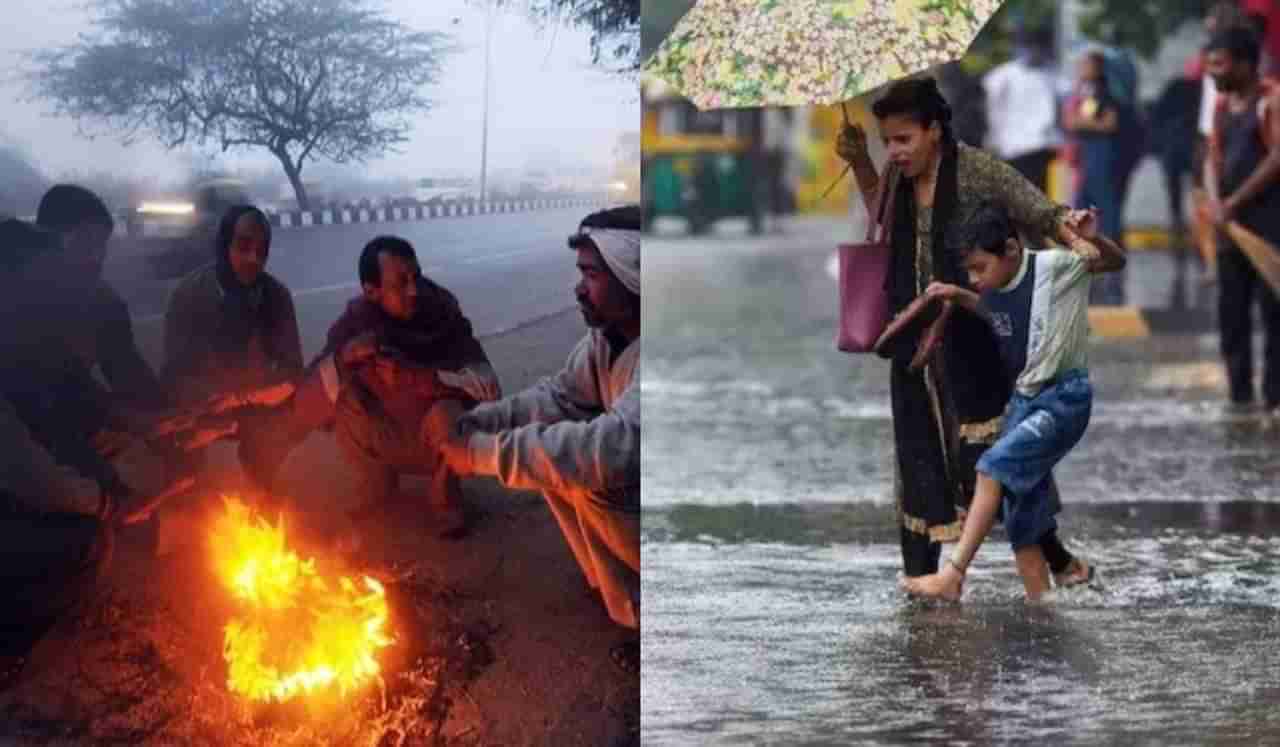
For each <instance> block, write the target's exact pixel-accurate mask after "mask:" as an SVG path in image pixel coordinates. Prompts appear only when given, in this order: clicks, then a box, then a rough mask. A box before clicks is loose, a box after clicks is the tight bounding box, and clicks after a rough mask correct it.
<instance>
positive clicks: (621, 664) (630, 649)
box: [609, 639, 640, 674]
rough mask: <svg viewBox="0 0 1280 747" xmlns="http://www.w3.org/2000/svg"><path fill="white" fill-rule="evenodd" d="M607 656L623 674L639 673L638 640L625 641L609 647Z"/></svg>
mask: <svg viewBox="0 0 1280 747" xmlns="http://www.w3.org/2000/svg"><path fill="white" fill-rule="evenodd" d="M609 658H611V659H613V663H614V664H615V665H616V666H617V667H618V669H621V670H622V672H623V673H624V674H639V673H640V640H639V639H636V640H634V641H625V642H623V643H619V644H618V645H617V646H614V647H613V648H611V649H609Z"/></svg>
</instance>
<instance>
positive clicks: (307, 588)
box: [210, 496, 393, 702]
mask: <svg viewBox="0 0 1280 747" xmlns="http://www.w3.org/2000/svg"><path fill="white" fill-rule="evenodd" d="M223 500H224V502H225V504H226V512H225V513H224V514H222V516H221V517H219V518H218V520H217V521H216V522H215V524H214V527H213V532H212V534H211V536H210V543H211V546H212V550H213V554H214V568H215V569H216V571H217V575H218V578H219V580H221V581H222V583H223V584H224V585H225V586H226V587H227V589H228V590H229V591H230V592H231V594H232V596H233V597H235V599H236V600H237V601H238V602H240V603H241V607H242V614H241V615H240V616H239V617H237V618H235V619H233V620H231V621H230V622H229V623H227V625H226V627H225V628H224V638H223V657H224V658H225V659H226V661H227V665H228V673H227V687H229V688H230V689H231V691H232V692H235V693H239V694H241V695H243V696H245V697H248V698H251V699H253V700H261V701H269V700H274V701H280V702H283V701H286V700H289V699H291V698H293V697H295V696H297V695H299V694H307V693H313V692H317V691H320V690H327V689H331V688H333V687H334V686H336V687H337V690H338V692H339V694H341V695H346V694H347V693H349V692H351V691H353V690H355V689H357V688H359V687H361V686H362V685H364V684H366V683H368V682H370V681H371V680H373V679H374V678H376V677H377V676H378V674H379V672H380V667H379V666H378V661H377V659H376V658H375V655H376V654H377V653H378V651H379V650H380V649H382V648H385V647H386V646H389V645H391V643H392V642H393V639H392V637H391V634H390V633H389V632H388V631H387V629H386V628H387V622H388V611H387V598H386V594H385V593H384V590H383V588H382V584H380V583H378V581H377V580H375V579H372V578H369V577H368V576H364V577H362V578H361V580H360V581H359V582H356V581H353V580H352V579H350V578H347V577H345V576H344V577H339V578H337V579H336V581H335V580H333V579H331V578H326V577H325V576H323V575H321V573H320V572H319V571H317V569H316V562H315V560H314V559H308V560H302V559H300V558H299V557H298V555H297V554H296V553H294V552H293V551H292V550H290V549H289V548H288V547H287V546H286V544H285V533H284V520H283V518H281V519H280V520H279V521H278V522H277V523H276V524H275V525H274V526H273V525H272V524H271V523H269V522H268V521H266V520H265V519H263V518H262V517H260V516H257V515H256V514H255V513H254V512H253V511H252V510H251V509H250V508H249V507H248V506H246V505H245V504H244V503H242V502H241V501H240V500H239V499H237V498H235V497H229V496H224V498H223Z"/></svg>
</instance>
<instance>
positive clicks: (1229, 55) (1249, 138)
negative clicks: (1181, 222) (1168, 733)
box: [1205, 28, 1280, 414]
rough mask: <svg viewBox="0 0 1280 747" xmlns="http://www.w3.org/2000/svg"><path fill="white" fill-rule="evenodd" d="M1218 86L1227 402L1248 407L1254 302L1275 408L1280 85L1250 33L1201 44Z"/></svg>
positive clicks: (1216, 163)
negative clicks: (1268, 76)
mask: <svg viewBox="0 0 1280 747" xmlns="http://www.w3.org/2000/svg"><path fill="white" fill-rule="evenodd" d="M1205 53H1206V68H1207V69H1208V71H1209V74H1210V75H1212V76H1213V80H1214V83H1215V84H1216V86H1217V88H1218V91H1219V93H1220V94H1221V95H1220V96H1219V97H1218V103H1217V110H1216V111H1215V112H1214V119H1213V130H1212V133H1211V134H1210V137H1209V157H1208V159H1207V160H1206V164H1205V172H1206V173H1205V183H1206V185H1207V186H1208V188H1209V190H1210V200H1209V203H1208V205H1207V211H1208V214H1209V215H1208V217H1209V219H1210V220H1211V221H1212V222H1213V224H1214V225H1216V226H1217V227H1218V228H1219V232H1218V263H1217V264H1218V279H1219V292H1218V323H1219V325H1220V331H1221V350H1222V356H1223V358H1224V359H1225V362H1226V367H1227V381H1228V388H1229V395H1230V402H1229V403H1228V408H1229V409H1231V410H1233V411H1238V412H1246V411H1249V410H1251V409H1252V408H1253V406H1254V384H1253V318H1252V316H1253V302H1254V300H1255V299H1256V300H1257V301H1258V303H1259V305H1260V306H1261V307H1262V308H1261V311H1262V323H1263V326H1264V328H1265V338H1266V342H1265V361H1264V364H1263V372H1262V396H1263V399H1264V400H1265V405H1266V409H1267V411H1268V412H1270V413H1272V414H1280V251H1277V249H1276V246H1277V245H1278V244H1280V88H1278V87H1276V86H1274V85H1264V82H1263V80H1262V79H1261V77H1260V76H1259V61H1260V59H1261V50H1260V47H1259V44H1258V39H1257V37H1256V36H1255V35H1254V33H1253V32H1252V31H1250V30H1248V29H1245V28H1229V29H1227V30H1225V31H1223V32H1221V33H1220V34H1218V35H1216V36H1215V37H1214V38H1213V39H1212V40H1211V41H1210V42H1209V44H1208V46H1206V47H1205Z"/></svg>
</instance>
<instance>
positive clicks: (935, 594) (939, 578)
mask: <svg viewBox="0 0 1280 747" xmlns="http://www.w3.org/2000/svg"><path fill="white" fill-rule="evenodd" d="M902 587H903V588H904V589H906V590H907V593H908V594H913V595H915V596H920V597H929V598H931V599H945V600H947V601H949V602H958V601H960V597H961V595H963V594H964V574H962V573H960V571H958V570H956V569H955V567H954V566H952V565H951V564H950V563H947V564H945V565H943V566H942V570H940V571H938V572H937V573H933V574H930V575H928V576H913V577H911V578H906V579H903V581H902Z"/></svg>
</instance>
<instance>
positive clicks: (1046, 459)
mask: <svg viewBox="0 0 1280 747" xmlns="http://www.w3.org/2000/svg"><path fill="white" fill-rule="evenodd" d="M1092 411H1093V386H1092V385H1091V384H1090V383H1089V372H1088V371H1085V370H1083V369H1077V370H1072V371H1067V372H1066V373H1064V374H1062V375H1061V376H1059V377H1058V378H1056V379H1054V380H1053V381H1052V382H1050V383H1049V384H1047V385H1046V386H1045V387H1044V388H1043V389H1041V390H1040V393H1039V394H1037V395H1036V396H1034V397H1025V396H1023V395H1021V394H1016V393H1015V394H1014V395H1013V397H1012V399H1010V400H1009V407H1008V409H1007V410H1006V411H1005V419H1004V427H1003V429H1002V431H1001V433H1000V438H999V439H998V440H997V441H996V442H995V444H993V445H992V447H991V448H990V449H987V451H986V453H984V454H983V455H982V457H981V458H979V459H978V467H977V469H978V472H979V473H981V474H984V475H986V476H987V477H990V478H991V479H993V480H995V481H996V482H998V483H1000V485H1001V486H1003V487H1004V492H1003V503H1002V508H1003V515H1004V525H1005V531H1006V532H1007V533H1008V535H1009V542H1010V544H1012V545H1013V549H1014V550H1018V549H1020V548H1023V547H1027V546H1029V545H1034V544H1036V543H1037V542H1039V541H1040V538H1041V537H1043V536H1044V535H1045V534H1046V533H1047V532H1049V531H1052V530H1055V529H1057V528H1058V521H1057V519H1056V518H1055V517H1054V515H1055V514H1056V513H1057V511H1058V506H1059V504H1058V502H1057V501H1055V500H1053V495H1052V491H1050V490H1049V489H1048V480H1049V476H1050V474H1052V472H1053V468H1054V467H1055V466H1057V464H1058V462H1060V461H1062V458H1063V457H1064V456H1066V455H1067V452H1069V451H1071V449H1072V448H1073V447H1075V445H1076V444H1077V443H1079V441H1080V438H1081V437H1082V436H1083V435H1084V431H1085V429H1086V428H1087V427H1088V426H1089V415H1090V414H1091V412H1092Z"/></svg>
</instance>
